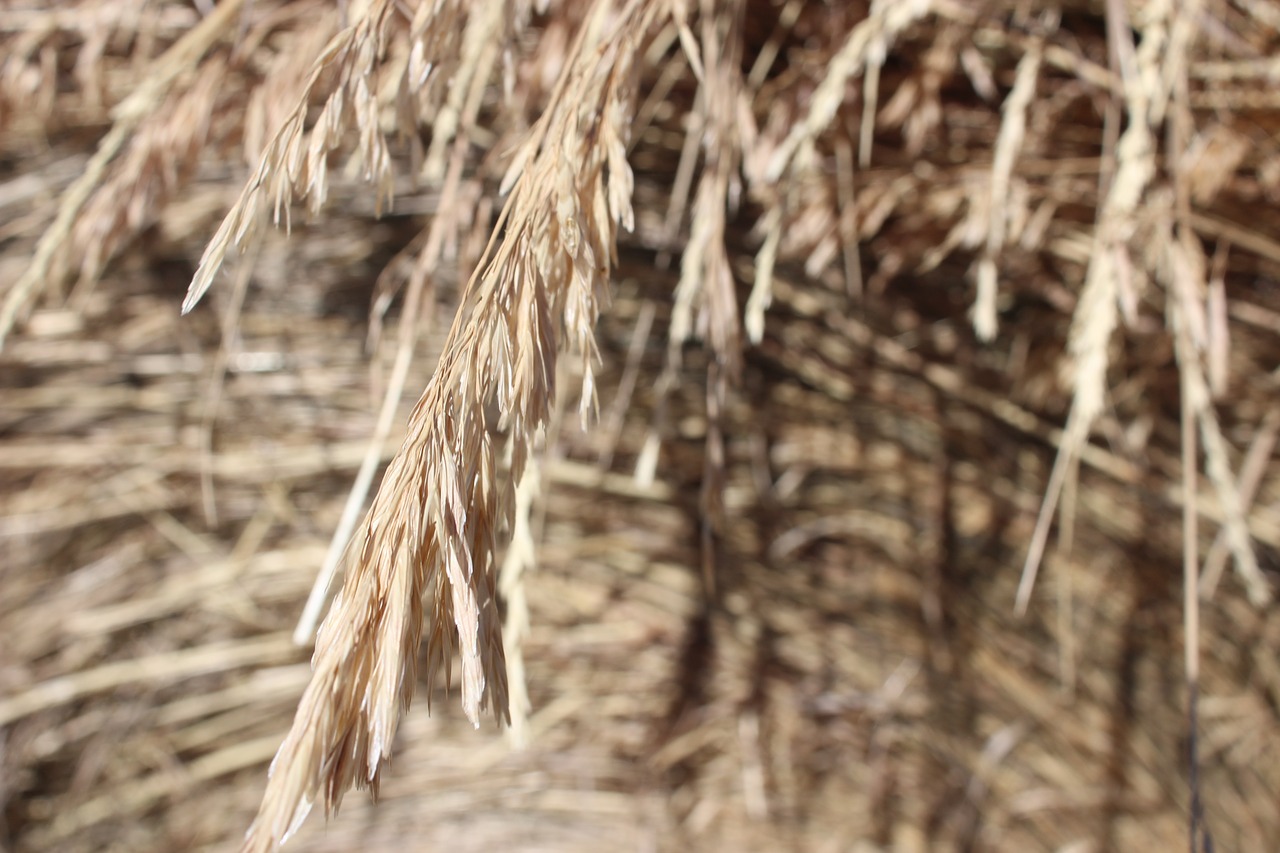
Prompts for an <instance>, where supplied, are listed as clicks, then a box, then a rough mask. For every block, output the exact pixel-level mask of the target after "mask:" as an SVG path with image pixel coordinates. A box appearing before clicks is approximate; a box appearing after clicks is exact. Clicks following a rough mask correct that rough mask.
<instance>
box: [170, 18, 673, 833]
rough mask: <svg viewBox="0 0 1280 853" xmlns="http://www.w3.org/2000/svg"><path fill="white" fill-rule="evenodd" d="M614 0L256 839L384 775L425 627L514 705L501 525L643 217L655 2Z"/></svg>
mask: <svg viewBox="0 0 1280 853" xmlns="http://www.w3.org/2000/svg"><path fill="white" fill-rule="evenodd" d="M610 7H611V4H610V3H608V2H599V3H597V4H595V6H594V7H593V12H592V15H591V16H590V18H589V20H588V22H587V23H586V24H585V25H584V28H583V32H584V36H583V37H582V38H580V40H579V42H578V44H577V46H576V49H575V51H574V53H573V54H572V55H571V57H570V59H569V61H568V63H567V66H566V70H565V77H564V80H565V82H564V84H563V85H562V86H561V87H560V89H559V90H558V91H557V92H556V95H555V97H554V98H553V100H552V101H551V103H550V104H549V105H548V108H547V110H546V113H545V114H544V116H543V117H542V119H541V120H540V121H539V123H538V124H537V125H536V126H535V127H534V129H533V131H532V134H533V136H532V140H533V141H532V142H531V143H530V149H529V151H528V152H527V159H526V162H527V165H526V166H525V168H524V170H523V171H522V172H521V174H520V175H519V177H518V179H517V180H516V182H515V185H514V188H513V191H512V194H511V197H510V199H509V200H508V202H507V205H506V208H505V209H504V211H503V215H502V217H501V219H500V223H499V230H500V231H501V233H502V235H503V236H502V239H501V241H500V242H498V243H497V244H496V246H495V247H494V248H493V251H492V254H491V255H490V256H489V257H488V258H486V259H484V260H482V263H481V265H480V267H479V268H478V269H477V272H476V274H475V275H474V276H473V277H472V279H471V282H470V283H469V285H468V287H467V290H466V292H465V293H464V295H463V307H462V309H461V310H460V311H459V313H458V316H457V317H456V319H455V321H454V324H453V326H452V329H451V330H450V333H449V337H448V341H447V343H446V345H445V350H444V353H443V355H442V356H441V360H440V364H439V366H438V367H437V369H436V372H435V374H434V375H433V377H432V379H431V382H430V383H429V384H428V386H427V389H426V391H425V392H424V393H423V395H422V398H421V399H420V400H419V401H418V404H417V406H416V407H415V409H414V412H413V414H412V416H411V419H410V424H409V434H408V437H407V438H406V439H405V441H404V444H403V445H402V447H401V449H400V451H399V452H398V453H397V454H396V456H395V458H394V459H393V460H392V461H391V463H390V466H389V467H388V469H387V472H386V475H385V477H384V479H383V482H382V485H381V487H380V488H379V490H378V493H377V495H376V496H375V497H374V500H373V504H372V506H371V508H370V510H369V513H368V515H367V517H366V520H365V522H364V523H363V525H362V526H361V528H360V529H359V531H358V532H357V536H356V539H355V541H354V542H353V545H352V550H351V560H350V566H349V568H348V574H347V579H346V582H345V584H344V586H343V589H342V591H341V592H340V593H339V595H338V597H337V599H336V600H335V601H334V603H333V606H332V609H331V611H330V614H329V616H328V617H327V618H326V619H325V621H324V623H323V625H322V626H321V628H320V632H319V635H318V637H317V640H316V651H315V655H314V657H313V668H314V676H313V679H312V683H311V685H310V686H309V687H308V689H307V692H306V694H305V695H304V696H303V698H302V701H301V703H300V705H299V709H298V713H297V716H296V718H295V721H294V725H293V727H292V728H291V730H290V732H289V735H288V737H287V738H286V739H285V742H284V744H283V745H282V746H281V748H280V751H279V753H278V754H277V756H276V759H275V761H274V762H273V763H272V769H271V773H270V779H269V781H268V784H267V790H266V793H265V795H264V797H263V804H262V808H261V810H260V812H259V815H258V818H257V820H256V821H255V823H254V825H253V827H252V828H251V829H250V832H249V835H248V837H247V840H246V844H245V849H246V850H268V849H272V848H273V847H274V846H275V845H276V844H278V843H279V842H281V841H283V840H284V839H285V838H287V836H288V835H289V834H290V832H291V831H292V830H293V829H294V828H295V827H296V826H297V825H298V824H299V823H300V822H301V820H302V819H303V818H305V816H306V814H307V811H308V810H309V809H310V807H311V804H312V802H313V801H315V800H316V799H317V798H323V800H324V803H325V806H326V810H327V811H332V810H333V809H336V808H337V806H338V804H339V803H340V801H341V799H342V795H343V793H344V792H345V791H346V790H347V789H348V788H349V787H351V785H353V784H355V785H359V786H370V787H376V785H377V779H378V772H379V770H380V768H381V766H382V765H383V764H384V763H385V762H386V760H387V758H388V755H389V752H390V748H391V742H392V739H393V737H394V735H395V731H396V728H397V726H398V724H399V718H400V714H401V713H402V711H403V710H404V709H405V708H406V707H407V706H408V704H409V701H410V699H411V698H412V695H413V689H414V685H415V671H414V670H415V662H416V660H417V654H416V649H417V646H418V643H419V640H420V638H421V635H422V632H423V630H424V625H427V624H428V623H429V633H428V637H427V645H428V651H427V660H428V666H429V670H428V672H427V682H428V686H430V684H431V683H432V682H433V680H434V679H435V678H436V676H437V674H438V672H439V671H440V670H442V669H443V670H446V671H447V670H448V668H449V665H450V664H449V662H450V659H451V657H452V654H453V651H454V649H455V647H456V649H457V651H458V653H459V655H460V658H461V681H462V706H463V710H464V711H465V713H466V715H467V717H468V719H470V720H471V721H472V723H473V724H476V725H478V724H479V715H480V712H481V710H482V709H483V708H484V707H486V706H489V707H491V708H492V710H493V712H494V713H495V714H496V715H497V716H498V717H499V718H505V717H506V716H507V704H508V697H507V683H506V669H505V663H504V658H503V640H502V630H501V623H500V620H499V615H498V608H497V600H496V587H497V568H498V567H497V564H496V555H497V551H498V547H497V540H498V535H499V531H500V529H502V528H504V527H506V526H507V525H508V524H509V522H510V520H511V515H512V512H513V509H514V483H516V482H519V480H520V478H521V476H522V475H523V473H524V469H525V466H526V464H527V460H528V457H529V453H530V451H531V449H532V448H533V445H534V443H535V442H536V441H537V440H538V437H539V435H540V434H541V431H542V429H543V427H544V426H545V424H546V422H547V418H548V415H549V412H550V405H551V401H552V399H553V397H554V396H555V393H556V388H555V386H554V377H555V375H556V360H557V358H558V353H559V350H560V348H561V347H562V346H564V345H567V346H569V347H570V348H572V349H573V350H574V351H576V352H578V353H579V354H580V356H581V359H582V374H583V377H584V378H583V387H582V400H583V402H582V415H583V417H584V418H586V417H589V416H590V415H591V414H592V412H593V411H594V405H595V404H594V394H595V392H594V386H593V381H592V378H591V377H592V369H593V359H594V357H595V349H594V331H593V329H594V324H595V321H596V316H597V314H598V312H599V310H600V307H601V305H602V304H603V302H604V301H605V300H606V299H607V297H608V277H609V269H610V266H611V258H612V255H613V251H614V248H613V247H614V242H615V239H616V232H617V229H618V227H619V226H625V225H628V224H629V223H630V221H631V210H630V198H629V196H630V188H631V173H630V168H629V166H628V165H627V162H626V158H625V150H626V128H627V126H628V124H629V120H630V115H631V111H632V109H633V97H632V91H631V81H630V77H631V66H632V63H633V61H634V59H635V56H636V55H637V53H638V51H639V50H640V48H641V45H642V41H643V39H644V37H645V35H646V33H647V32H648V31H649V29H650V26H651V24H652V21H653V18H654V16H655V15H656V9H657V4H656V3H647V2H646V3H636V2H633V3H630V4H629V5H628V6H627V7H626V8H625V9H623V10H622V11H621V12H620V13H619V14H618V17H617V18H616V19H614V20H613V21H611V22H610V23H611V24H612V28H611V29H610V30H609V31H608V33H606V31H605V28H604V27H603V26H602V24H603V22H604V15H605V14H606V12H607V11H608V10H609V9H610ZM590 34H598V38H599V41H598V42H595V41H593V39H592V38H591V37H590ZM495 233H497V232H495ZM193 292H197V291H193ZM500 432H502V433H506V434H507V436H508V440H509V441H510V443H511V464H510V472H509V475H504V474H502V473H501V472H500V470H499V453H500V450H501V447H500V445H499V441H500V439H499V437H498V433H500ZM424 595H429V596H430V597H431V600H432V613H431V616H430V619H428V618H427V617H426V615H425V614H424V613H423V609H422V602H423V596H424Z"/></svg>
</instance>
